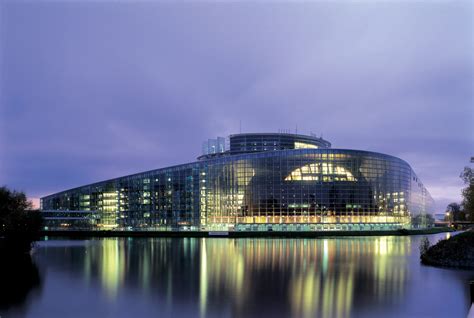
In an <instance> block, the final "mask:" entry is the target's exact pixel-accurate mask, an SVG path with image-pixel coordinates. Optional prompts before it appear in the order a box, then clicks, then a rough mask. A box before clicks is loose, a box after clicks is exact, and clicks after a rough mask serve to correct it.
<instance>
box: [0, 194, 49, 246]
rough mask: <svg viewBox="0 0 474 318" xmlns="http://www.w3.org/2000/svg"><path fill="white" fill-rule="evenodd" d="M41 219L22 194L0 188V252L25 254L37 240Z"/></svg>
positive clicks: (39, 214)
mask: <svg viewBox="0 0 474 318" xmlns="http://www.w3.org/2000/svg"><path fill="white" fill-rule="evenodd" d="M42 224H43V218H42V216H41V213H40V212H39V211H38V210H33V209H32V203H31V202H30V201H28V200H27V198H26V195H25V194H24V193H23V192H17V191H14V190H10V189H8V188H7V187H0V252H1V253H6V252H8V253H13V254H15V253H17V254H21V253H26V252H29V251H30V249H31V246H32V244H33V242H34V241H37V240H38V239H39V233H40V230H41V227H42Z"/></svg>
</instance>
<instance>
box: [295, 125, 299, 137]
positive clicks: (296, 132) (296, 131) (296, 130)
mask: <svg viewBox="0 0 474 318" xmlns="http://www.w3.org/2000/svg"><path fill="white" fill-rule="evenodd" d="M295 134H296V135H298V124H296V129H295Z"/></svg>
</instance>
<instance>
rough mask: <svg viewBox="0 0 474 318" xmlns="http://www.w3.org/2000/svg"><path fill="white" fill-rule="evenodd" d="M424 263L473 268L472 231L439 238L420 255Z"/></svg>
mask: <svg viewBox="0 0 474 318" xmlns="http://www.w3.org/2000/svg"><path fill="white" fill-rule="evenodd" d="M421 262H422V263H423V264H425V265H433V266H440V267H451V268H460V269H474V231H472V230H470V231H467V232H463V233H460V234H458V235H455V236H453V237H451V238H449V239H447V240H441V241H439V242H438V243H436V244H435V245H433V246H431V247H429V248H428V250H427V251H426V252H425V253H423V254H422V255H421Z"/></svg>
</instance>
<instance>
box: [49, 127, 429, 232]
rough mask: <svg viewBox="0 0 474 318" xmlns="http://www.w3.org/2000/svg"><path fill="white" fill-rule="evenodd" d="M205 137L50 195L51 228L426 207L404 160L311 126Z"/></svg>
mask: <svg viewBox="0 0 474 318" xmlns="http://www.w3.org/2000/svg"><path fill="white" fill-rule="evenodd" d="M225 144H226V143H225V139H224V138H222V137H218V138H217V139H209V140H208V141H207V142H205V143H204V145H203V155H201V156H200V157H199V158H198V160H197V161H196V162H192V163H188V164H183V165H178V166H173V167H169V168H162V169H157V170H152V171H146V172H142V173H137V174H133V175H129V176H124V177H119V178H116V179H111V180H106V181H102V182H97V183H93V184H89V185H85V186H82V187H78V188H74V189H71V190H66V191H62V192H59V193H55V194H52V195H48V196H46V197H44V198H42V199H41V209H42V211H43V213H44V216H45V219H46V222H47V226H48V228H50V229H86V228H87V229H132V230H133V229H137V230H138V229H139V230H172V231H178V230H179V231H182V230H202V231H208V230H226V231H227V230H230V231H232V230H233V231H269V230H271V231H318V230H319V231H324V230H328V231H330V230H390V229H391V230H395V229H399V228H403V227H409V226H410V220H411V216H414V215H418V214H424V213H432V211H433V199H432V198H431V196H430V194H429V192H428V191H427V189H426V188H425V187H424V186H423V184H422V183H421V181H420V179H419V178H418V176H417V175H416V174H415V172H414V171H413V170H412V169H411V167H410V166H409V165H408V163H406V162H405V161H403V160H401V159H399V158H396V157H393V156H389V155H385V154H381V153H376V152H369V151H361V150H348V149H333V148H331V143H329V142H328V141H326V140H324V139H322V138H318V137H315V136H306V135H298V134H289V133H246V134H235V135H231V136H229V149H226V146H225Z"/></svg>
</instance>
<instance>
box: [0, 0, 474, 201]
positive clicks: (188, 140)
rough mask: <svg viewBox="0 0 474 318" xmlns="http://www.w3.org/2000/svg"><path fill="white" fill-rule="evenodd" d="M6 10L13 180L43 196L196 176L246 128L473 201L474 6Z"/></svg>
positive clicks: (2, 160) (9, 171)
mask: <svg viewBox="0 0 474 318" xmlns="http://www.w3.org/2000/svg"><path fill="white" fill-rule="evenodd" d="M0 6H1V9H2V10H1V12H2V27H1V28H0V32H1V33H0V39H1V40H0V41H1V42H0V44H1V51H0V52H1V55H0V56H1V66H2V67H1V70H2V71H1V79H2V82H1V93H2V94H1V105H2V106H1V108H0V130H1V134H0V136H1V137H2V138H1V140H0V145H1V146H2V151H1V152H0V181H2V183H5V184H8V185H11V186H13V187H17V188H20V189H23V190H25V191H27V192H28V194H30V195H32V196H35V197H37V196H42V195H45V194H47V193H51V192H56V191H59V190H62V189H65V188H69V187H73V186H78V185H81V184H86V183H89V182H94V181H98V180H101V179H106V178H112V177H116V176H121V175H125V174H129V173H134V172H139V171H143V170H148V169H153V168H159V167H163V166H167V165H173V164H177V163H183V162H189V161H192V160H194V158H195V157H196V156H197V155H199V152H200V145H201V142H202V141H203V140H205V139H207V138H210V137H214V136H216V135H227V134H230V133H235V132H237V131H238V129H239V121H241V122H242V128H243V131H247V132H249V131H260V132H262V131H277V130H278V129H280V128H291V129H294V128H295V127H296V125H297V126H298V129H299V131H300V132H303V133H308V132H309V131H313V132H315V133H318V134H323V135H324V137H326V138H327V139H329V140H330V141H331V142H332V143H333V146H334V147H336V148H355V149H366V150H372V151H380V152H384V153H388V154H392V155H395V156H399V157H401V158H402V159H405V160H407V161H408V162H409V163H410V164H411V165H412V167H413V168H414V169H415V171H416V172H417V174H418V175H419V177H420V178H421V179H422V180H424V182H425V184H426V185H427V187H428V189H429V190H432V192H433V195H434V197H435V199H436V198H439V199H441V200H445V199H450V200H454V201H458V200H459V196H458V194H455V193H456V191H455V189H456V188H459V189H460V187H461V186H462V185H461V184H460V183H459V181H452V179H450V178H454V179H455V180H457V176H458V173H459V171H460V170H462V168H463V166H464V165H466V164H467V162H468V160H469V157H470V156H472V153H470V151H471V150H470V149H472V144H473V142H474V131H473V129H474V128H473V125H472V122H473V120H474V111H473V109H472V105H473V91H472V87H473V86H472V84H473V83H474V81H473V74H474V72H473V67H474V62H473V59H472V52H473V42H472V40H471V39H472V38H473V34H472V33H473V29H474V28H473V25H472V24H473V22H472V21H473V20H474V19H473V10H472V9H473V4H472V3H471V2H469V1H466V2H462V1H461V2H455V3H452V2H433V3H431V2H419V3H411V2H353V3H346V2H335V3H332V2H331V3H329V2H314V3H256V2H248V3H247V2H243V3H241V2H239V3H228V4H223V3H207V2H204V3H196V2H193V3H172V2H139V3H130V2H83V1H78V2H14V1H6V2H5V1H4V2H2V3H1V4H0ZM442 189H449V191H445V192H443V191H442ZM441 208H444V207H442V206H439V209H441Z"/></svg>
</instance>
